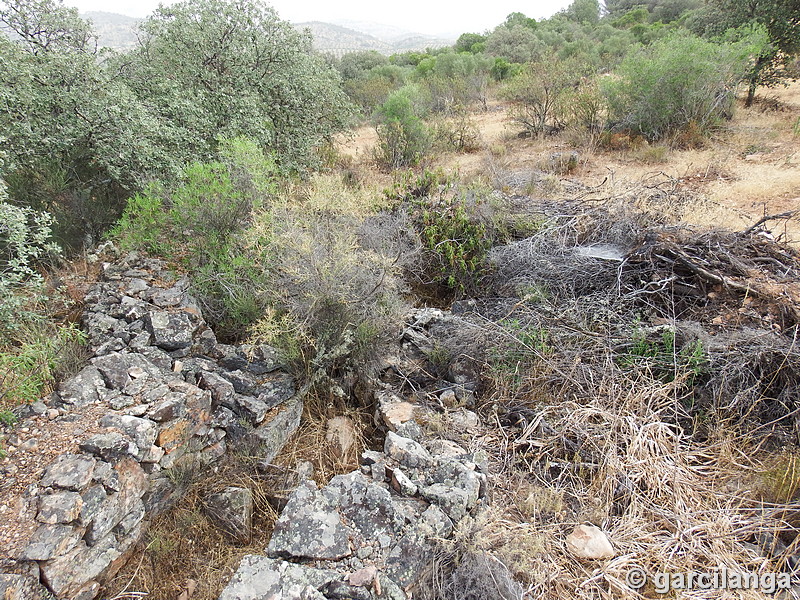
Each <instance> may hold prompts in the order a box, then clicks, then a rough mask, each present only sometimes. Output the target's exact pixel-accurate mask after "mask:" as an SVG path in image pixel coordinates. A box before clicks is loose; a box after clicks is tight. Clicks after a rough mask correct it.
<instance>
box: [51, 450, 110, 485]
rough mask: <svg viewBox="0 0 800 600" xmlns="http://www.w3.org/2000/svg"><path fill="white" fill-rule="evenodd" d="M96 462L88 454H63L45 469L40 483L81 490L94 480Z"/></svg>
mask: <svg viewBox="0 0 800 600" xmlns="http://www.w3.org/2000/svg"><path fill="white" fill-rule="evenodd" d="M96 463H97V461H95V460H94V459H93V458H89V457H88V456H82V455H80V454H62V455H61V456H59V457H58V458H57V459H55V460H54V461H53V462H52V463H50V466H48V467H47V468H46V469H45V471H44V474H43V475H42V480H41V482H40V485H41V486H42V487H58V488H62V489H65V490H72V491H76V492H79V491H81V490H82V489H83V488H85V487H86V486H87V485H89V482H90V481H91V480H92V473H93V471H94V466H95V464H96Z"/></svg>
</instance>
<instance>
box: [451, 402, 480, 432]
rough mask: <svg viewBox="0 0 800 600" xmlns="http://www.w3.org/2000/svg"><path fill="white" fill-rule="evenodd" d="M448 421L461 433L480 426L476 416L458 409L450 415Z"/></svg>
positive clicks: (464, 409)
mask: <svg viewBox="0 0 800 600" xmlns="http://www.w3.org/2000/svg"><path fill="white" fill-rule="evenodd" d="M449 416H450V421H451V422H452V423H453V425H454V426H455V427H456V429H459V430H461V431H463V430H467V429H475V428H476V427H478V426H479V425H480V424H481V420H480V418H479V417H478V415H477V414H475V413H474V412H472V411H471V410H467V409H466V408H460V409H458V410H456V411H454V412H451V413H450V415H449Z"/></svg>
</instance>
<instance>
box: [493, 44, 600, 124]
mask: <svg viewBox="0 0 800 600" xmlns="http://www.w3.org/2000/svg"><path fill="white" fill-rule="evenodd" d="M590 73H591V68H590V67H589V66H588V65H586V64H585V63H581V62H580V61H579V60H578V59H575V58H573V59H570V60H559V59H558V58H557V57H555V56H550V57H548V58H547V59H546V60H542V61H540V62H536V63H529V64H528V65H526V66H525V67H524V68H523V70H522V72H521V73H520V74H519V75H517V76H516V77H514V78H513V79H512V80H510V81H509V82H508V83H507V84H506V85H505V86H504V87H503V89H502V91H501V93H502V95H503V97H505V98H506V99H508V100H510V101H511V102H513V104H514V106H513V108H512V110H511V113H510V114H511V119H512V120H513V121H515V122H516V123H518V124H520V125H522V126H523V127H524V128H525V129H526V130H528V131H529V132H530V133H532V134H533V135H542V134H545V133H551V132H554V131H558V130H559V129H562V128H563V127H564V125H565V123H566V116H567V112H568V111H567V102H566V101H567V99H568V96H569V95H570V93H571V92H572V91H574V90H575V89H576V88H577V87H578V86H579V85H580V82H581V79H582V78H583V77H584V76H586V75H588V74H590Z"/></svg>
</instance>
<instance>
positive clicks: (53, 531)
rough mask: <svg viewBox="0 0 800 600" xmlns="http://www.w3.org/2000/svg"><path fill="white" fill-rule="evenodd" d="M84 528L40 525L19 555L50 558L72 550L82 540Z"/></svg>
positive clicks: (33, 558) (38, 558) (34, 558)
mask: <svg viewBox="0 0 800 600" xmlns="http://www.w3.org/2000/svg"><path fill="white" fill-rule="evenodd" d="M82 535H83V529H76V528H75V527H70V526H69V525H40V526H39V528H38V529H37V530H36V531H35V532H34V534H33V535H32V536H31V539H30V540H29V541H28V545H27V546H26V547H25V549H24V550H23V551H22V554H21V555H20V556H19V558H21V559H22V560H50V559H51V558H52V557H54V556H57V555H59V554H64V553H65V552H69V551H70V550H72V549H73V548H74V547H75V546H76V545H77V544H78V542H79V541H80V539H81V536H82Z"/></svg>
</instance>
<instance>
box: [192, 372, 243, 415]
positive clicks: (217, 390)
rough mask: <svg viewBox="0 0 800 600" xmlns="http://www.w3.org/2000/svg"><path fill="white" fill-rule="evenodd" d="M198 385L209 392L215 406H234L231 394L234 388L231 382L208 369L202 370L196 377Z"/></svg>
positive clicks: (233, 392)
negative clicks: (197, 377) (198, 376)
mask: <svg viewBox="0 0 800 600" xmlns="http://www.w3.org/2000/svg"><path fill="white" fill-rule="evenodd" d="M198 385H199V386H200V388H202V389H204V390H209V391H210V392H211V399H212V400H213V402H214V407H215V408H216V407H217V406H219V405H222V406H226V407H227V408H231V409H232V408H233V407H234V403H233V396H234V394H235V393H236V390H234V389H233V384H232V383H231V382H230V381H228V380H227V379H225V378H224V377H222V376H221V375H218V374H217V373H211V372H208V371H206V372H203V373H201V374H200V378H199V379H198Z"/></svg>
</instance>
